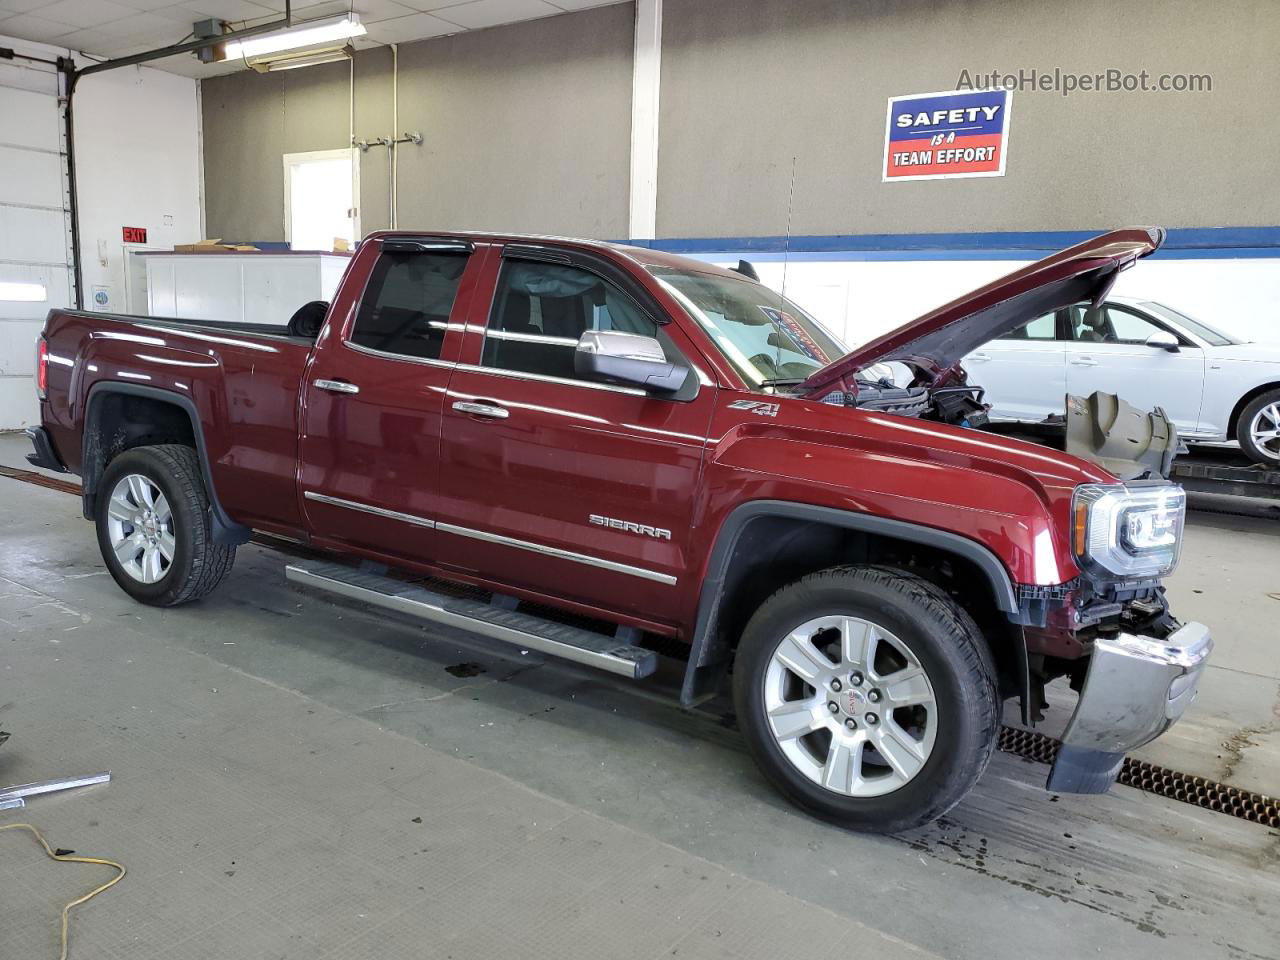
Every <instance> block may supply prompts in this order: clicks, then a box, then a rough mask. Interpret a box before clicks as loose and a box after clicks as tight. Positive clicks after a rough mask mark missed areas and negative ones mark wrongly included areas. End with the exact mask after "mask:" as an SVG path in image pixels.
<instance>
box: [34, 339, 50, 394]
mask: <svg viewBox="0 0 1280 960" xmlns="http://www.w3.org/2000/svg"><path fill="white" fill-rule="evenodd" d="M48 393H49V344H48V342H47V341H46V340H45V338H44V337H39V338H38V339H37V340H36V395H37V396H38V397H39V398H40V399H41V400H43V399H44V398H45V397H46V396H48Z"/></svg>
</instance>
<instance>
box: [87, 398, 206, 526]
mask: <svg viewBox="0 0 1280 960" xmlns="http://www.w3.org/2000/svg"><path fill="white" fill-rule="evenodd" d="M83 443H84V465H83V467H82V470H83V473H82V478H81V479H82V482H83V489H84V498H85V516H86V517H87V518H90V519H92V517H93V503H94V498H95V497H96V495H97V490H98V481H99V480H101V478H102V473H103V471H104V470H106V468H107V464H109V463H110V462H111V461H112V460H114V459H115V458H116V457H118V456H119V455H120V454H122V453H124V451H126V450H128V449H130V448H132V447H141V446H147V445H149V444H155V443H177V444H182V445H183V446H187V447H193V448H196V447H197V444H196V437H195V429H194V428H193V427H192V425H191V417H190V415H188V413H187V411H186V410H184V409H182V407H180V406H178V405H177V404H175V403H167V402H165V401H164V400H160V399H158V398H156V397H145V396H138V395H136V394H132V393H116V392H114V391H104V392H101V393H98V394H95V395H94V396H93V397H92V398H91V399H90V404H89V410H88V412H87V413H86V415H85V426H84V438H83Z"/></svg>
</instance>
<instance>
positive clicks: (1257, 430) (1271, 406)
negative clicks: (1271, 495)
mask: <svg viewBox="0 0 1280 960" xmlns="http://www.w3.org/2000/svg"><path fill="white" fill-rule="evenodd" d="M1236 439H1237V440H1238V441H1239V442H1240V449H1241V450H1243V451H1244V453H1245V456H1247V457H1248V458H1249V459H1250V460H1252V461H1253V462H1254V463H1265V464H1269V465H1271V466H1275V465H1277V464H1280V390H1268V391H1267V392H1266V393H1264V394H1262V395H1261V396H1257V397H1254V398H1253V399H1252V400H1250V401H1249V403H1248V404H1246V405H1245V408H1244V409H1243V410H1241V411H1240V419H1239V421H1238V422H1237V424H1236Z"/></svg>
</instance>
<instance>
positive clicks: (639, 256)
mask: <svg viewBox="0 0 1280 960" xmlns="http://www.w3.org/2000/svg"><path fill="white" fill-rule="evenodd" d="M383 237H422V238H429V237H452V238H457V239H461V240H485V241H491V242H496V243H534V244H539V245H547V246H556V247H574V248H577V249H581V250H595V251H608V252H610V253H613V254H615V255H618V256H622V257H625V258H627V259H628V260H632V261H634V262H635V263H636V264H638V265H639V266H641V267H645V268H648V267H670V268H672V269H675V270H691V271H694V272H696V273H711V274H718V275H721V276H725V277H732V278H734V279H736V280H742V279H745V278H744V277H743V275H742V274H740V273H735V272H734V271H732V270H726V269H724V268H723V267H718V266H716V265H715V264H714V263H707V262H706V261H705V260H696V259H694V258H693V257H682V256H680V255H679V254H676V253H667V252H666V251H664V250H654V249H651V248H649V247H638V246H635V245H634V244H628V243H614V242H611V241H608V240H588V239H584V238H581V237H555V236H548V235H545V234H538V233H501V232H489V231H476V230H378V231H376V232H375V233H370V234H369V235H368V236H366V237H365V238H364V239H365V240H380V239H382V238H383Z"/></svg>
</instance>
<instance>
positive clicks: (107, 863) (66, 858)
mask: <svg viewBox="0 0 1280 960" xmlns="http://www.w3.org/2000/svg"><path fill="white" fill-rule="evenodd" d="M2 830H29V831H30V832H31V835H32V836H33V837H35V838H36V840H38V841H39V842H40V846H42V847H44V852H45V853H47V854H48V855H49V858H50V859H51V860H61V861H62V862H63V863H99V864H102V865H103V866H104V867H115V868H116V869H117V870H119V871H120V872H119V873H117V874H116V875H115V876H114V877H112V878H111V879H110V880H108V881H107V882H106V883H104V884H103V885H102V886H100V887H95V888H94V889H93V890H90V891H89V892H88V893H86V894H85V895H84V896H83V897H77V898H76V899H75V900H72V901H71V902H70V903H68V904H67V905H66V906H65V907H63V908H62V953H61V954H60V955H59V958H58V960H67V923H68V915H69V914H70V913H71V908H72V907H78V906H80V904H82V903H84V902H85V901H86V900H92V899H93V898H94V897H96V896H97V895H98V894H100V893H101V892H102V891H103V890H109V889H111V888H112V887H114V886H115V885H116V884H117V883H119V882H120V881H121V880H122V879H123V878H124V874H125V869H124V864H123V863H116V862H115V861H114V860H102V859H99V858H98V857H77V856H73V855H72V854H69V853H64V854H57V853H54V852H53V848H52V847H51V846H49V844H48V842H47V841H46V840H45V838H44V835H43V834H42V833H41V832H40V831H39V830H37V829H36V828H35V827H33V826H32V825H31V824H29V823H9V824H6V825H4V826H2V827H0V831H2Z"/></svg>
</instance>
